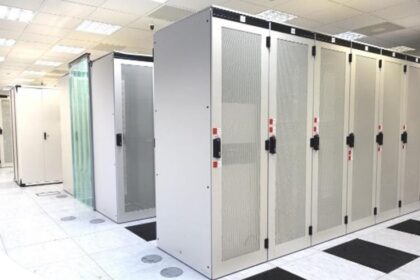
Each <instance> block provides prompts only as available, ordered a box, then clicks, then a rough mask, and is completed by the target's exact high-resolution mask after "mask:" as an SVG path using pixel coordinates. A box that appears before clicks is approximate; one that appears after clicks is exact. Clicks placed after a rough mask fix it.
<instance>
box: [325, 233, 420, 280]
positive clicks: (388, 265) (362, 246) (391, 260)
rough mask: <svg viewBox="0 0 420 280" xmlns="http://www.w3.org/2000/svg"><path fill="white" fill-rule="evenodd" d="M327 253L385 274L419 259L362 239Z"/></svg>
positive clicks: (344, 244)
mask: <svg viewBox="0 0 420 280" xmlns="http://www.w3.org/2000/svg"><path fill="white" fill-rule="evenodd" d="M325 252H327V253H330V254H332V255H335V256H337V257H341V258H343V259H346V260H349V261H352V262H355V263H358V264H361V265H364V266H367V267H370V268H373V269H376V270H379V271H382V272H384V273H389V272H391V271H393V270H395V269H397V268H399V267H401V266H403V265H405V264H407V263H409V262H411V261H413V260H414V259H416V258H417V257H418V256H416V255H412V254H409V253H406V252H403V251H399V250H395V249H392V248H389V247H385V246H382V245H378V244H375V243H371V242H367V241H364V240H360V239H354V240H352V241H349V242H346V243H343V244H340V245H338V246H335V247H332V248H330V249H327V250H325Z"/></svg>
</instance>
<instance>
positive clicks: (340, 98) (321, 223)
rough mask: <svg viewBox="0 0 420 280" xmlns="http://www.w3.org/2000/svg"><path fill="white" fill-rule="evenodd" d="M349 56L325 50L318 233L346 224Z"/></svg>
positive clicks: (323, 53) (322, 68) (322, 65)
mask: <svg viewBox="0 0 420 280" xmlns="http://www.w3.org/2000/svg"><path fill="white" fill-rule="evenodd" d="M346 61H347V60H346V53H344V52H340V51H335V50H329V49H322V50H321V89H320V108H319V110H320V113H319V119H320V123H319V134H320V137H321V146H320V147H321V148H320V151H319V163H318V164H319V174H318V178H319V181H318V184H319V185H318V231H322V230H326V229H330V228H333V227H336V226H339V225H341V224H342V219H343V213H342V207H343V205H342V204H343V203H342V195H343V152H344V151H343V141H344V140H343V135H344V128H343V126H344V105H345V104H344V103H345V80H346V79H345V78H346Z"/></svg>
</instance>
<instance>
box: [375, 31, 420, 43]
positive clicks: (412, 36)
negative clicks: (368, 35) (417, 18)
mask: <svg viewBox="0 0 420 280" xmlns="http://www.w3.org/2000/svg"><path fill="white" fill-rule="evenodd" d="M375 37H377V38H380V39H383V40H387V41H392V42H394V43H396V45H399V46H401V45H405V46H407V47H414V46H410V43H412V42H418V41H419V38H420V32H419V31H417V30H410V29H402V30H397V31H394V32H389V33H384V34H380V35H377V36H375ZM396 45H395V46H396Z"/></svg>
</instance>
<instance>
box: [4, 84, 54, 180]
mask: <svg viewBox="0 0 420 280" xmlns="http://www.w3.org/2000/svg"><path fill="white" fill-rule="evenodd" d="M12 98H13V99H14V102H13V106H14V118H13V121H14V126H15V127H16V134H15V139H14V141H16V146H15V148H16V149H15V151H14V152H15V153H16V157H17V164H15V169H16V170H17V172H16V174H17V177H16V181H17V182H18V183H19V184H20V185H21V186H27V185H37V184H47V183H58V182H60V181H61V176H62V175H61V138H60V137H61V136H60V107H59V106H60V105H59V96H58V92H57V91H56V90H55V89H52V88H37V87H17V88H16V90H15V91H13V92H12ZM28 120H30V121H28Z"/></svg>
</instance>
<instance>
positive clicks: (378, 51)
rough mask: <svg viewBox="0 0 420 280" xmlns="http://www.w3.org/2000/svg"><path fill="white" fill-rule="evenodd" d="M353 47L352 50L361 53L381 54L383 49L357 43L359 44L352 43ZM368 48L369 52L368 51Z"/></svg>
mask: <svg viewBox="0 0 420 280" xmlns="http://www.w3.org/2000/svg"><path fill="white" fill-rule="evenodd" d="M351 47H352V49H356V50H360V51H365V52H370V53H376V54H381V49H380V48H376V47H372V46H369V45H365V44H361V43H357V42H352V43H351ZM366 47H368V50H366Z"/></svg>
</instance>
